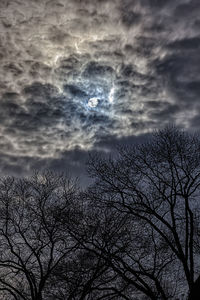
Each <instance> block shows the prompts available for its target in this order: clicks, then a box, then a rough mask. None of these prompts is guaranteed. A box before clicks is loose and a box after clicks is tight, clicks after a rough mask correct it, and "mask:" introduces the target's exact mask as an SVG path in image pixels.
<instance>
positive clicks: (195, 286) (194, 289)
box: [188, 276, 200, 300]
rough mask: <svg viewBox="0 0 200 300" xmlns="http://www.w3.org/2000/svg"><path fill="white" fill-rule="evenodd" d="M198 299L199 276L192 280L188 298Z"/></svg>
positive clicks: (199, 297)
mask: <svg viewBox="0 0 200 300" xmlns="http://www.w3.org/2000/svg"><path fill="white" fill-rule="evenodd" d="M199 299H200V276H199V277H198V278H197V280H196V281H195V282H194V284H193V286H192V288H191V289H190V293H189V297H188V300H199Z"/></svg>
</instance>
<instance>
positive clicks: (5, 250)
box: [0, 172, 77, 300]
mask: <svg viewBox="0 0 200 300" xmlns="http://www.w3.org/2000/svg"><path fill="white" fill-rule="evenodd" d="M76 193H77V191H76V185H75V183H74V182H72V181H70V180H68V179H65V178H64V177H62V176H56V175H55V174H54V175H53V174H51V173H50V172H46V173H45V174H35V175H34V176H33V177H31V178H28V179H14V178H9V177H7V178H4V179H1V181H0V293H1V295H2V296H1V299H11V298H13V299H20V300H21V299H23V300H30V299H31V300H36V299H37V300H42V299H45V293H46V290H47V287H48V284H49V279H50V277H51V274H52V272H53V271H54V269H55V268H56V267H57V265H58V264H59V263H60V262H61V261H62V260H63V259H64V258H66V257H68V259H69V260H70V258H71V257H72V256H73V255H74V253H75V251H76V249H77V242H74V241H73V239H72V238H71V236H70V235H69V234H68V233H67V232H64V231H63V228H62V225H61V223H60V222H59V220H58V218H57V213H58V212H59V211H65V212H69V211H70V205H71V204H70V203H71V202H73V199H74V198H75V197H76ZM55 212H56V214H55ZM2 297H3V298H2Z"/></svg>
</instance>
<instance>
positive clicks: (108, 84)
mask: <svg viewBox="0 0 200 300" xmlns="http://www.w3.org/2000/svg"><path fill="white" fill-rule="evenodd" d="M199 10H200V6H199V1H198V0H191V1H188V0H183V1H181V2H180V1H179V0H176V1H174V0H173V1H172V0H169V1H164V0H163V1H162V0H144V1H141V0H137V1H132V0H123V1H122V0H112V1H105V0H104V1H103V0H96V1H95V0H83V1H78V0H73V1H72V0H69V1H65V0H52V1H45V0H41V1H39V2H38V1H29V2H27V1H25V0H19V1H11V2H10V1H1V3H0V30H1V38H0V62H1V69H2V72H1V74H0V101H1V103H0V136H1V147H0V160H1V166H2V167H1V171H2V172H4V173H9V172H10V173H17V172H18V173H20V174H21V173H23V172H24V173H27V172H29V171H30V170H32V169H33V168H41V167H50V168H55V169H57V170H61V169H65V168H67V166H68V167H69V169H70V170H73V168H74V172H75V173H76V174H78V172H79V171H80V172H83V164H82V163H81V161H82V159H83V158H84V159H85V157H86V156H87V152H88V151H94V150H98V151H100V152H106V153H107V152H109V151H110V152H112V151H113V147H114V145H115V144H116V143H118V142H123V143H125V142H128V143H129V141H130V140H133V141H136V140H137V139H138V140H140V137H141V139H143V138H145V137H147V136H148V134H149V132H151V131H152V130H154V129H155V128H159V127H160V126H163V125H164V124H167V123H169V122H173V123H175V124H177V125H179V126H185V127H186V128H190V127H191V128H195V129H197V128H198V126H199V117H198V114H197V109H199V104H198V99H199V96H200V89H199V86H200V75H199V74H200V69H199V68H200V67H199V60H200V57H199V47H200V37H199V24H200V18H199V12H200V11H199ZM93 98H95V99H98V103H97V105H95V106H94V105H93V106H91V105H90V104H89V103H90V102H89V100H90V99H93ZM84 159H83V160H84ZM78 170H79V171H78Z"/></svg>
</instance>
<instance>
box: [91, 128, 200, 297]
mask: <svg viewBox="0 0 200 300" xmlns="http://www.w3.org/2000/svg"><path fill="white" fill-rule="evenodd" d="M88 169H89V173H90V175H91V177H93V178H94V179H95V180H96V181H95V185H94V187H93V188H92V189H90V198H91V199H92V198H93V199H96V202H98V203H101V204H102V203H104V205H105V206H107V208H108V209H109V208H111V209H114V210H115V211H117V212H119V213H120V214H121V215H124V214H125V215H129V216H131V217H132V219H133V220H135V221H137V222H138V225H137V222H136V223H135V224H134V223H133V224H130V227H129V230H130V231H131V232H132V233H133V238H132V242H131V243H130V247H126V248H125V249H124V254H123V255H122V254H121V255H122V256H120V257H118V256H116V255H115V254H113V253H111V254H110V265H111V266H112V268H113V269H114V270H115V271H116V272H117V273H118V274H119V275H120V276H121V277H122V278H123V279H124V280H126V281H127V282H130V284H132V285H134V286H135V287H136V288H137V289H138V290H140V291H141V292H142V293H143V294H145V295H146V296H147V297H148V298H149V299H170V298H172V299H174V298H175V295H180V294H181V293H184V282H185V283H187V285H188V291H189V295H190V296H189V297H190V299H193V300H194V299H198V298H199V296H195V295H199V293H198V294H195V293H196V292H197V291H199V278H200V277H199V276H200V265H199V235H198V233H199V216H200V205H199V188H200V139H199V137H198V136H197V135H192V134H188V133H186V132H184V131H180V130H178V129H177V128H175V127H167V128H165V129H164V130H160V131H157V132H155V133H154V134H153V135H152V137H151V139H150V140H149V141H148V142H146V143H144V144H140V145H136V146H133V147H123V148H121V149H120V150H119V154H118V157H117V158H115V159H111V158H109V159H106V158H100V157H99V156H98V155H96V156H93V157H91V159H90V162H89V164H88ZM137 228H138V229H137ZM136 230H138V233H139V234H136V236H135V231H136Z"/></svg>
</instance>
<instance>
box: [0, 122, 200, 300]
mask: <svg viewBox="0 0 200 300" xmlns="http://www.w3.org/2000/svg"><path fill="white" fill-rule="evenodd" d="M88 172H89V174H90V176H91V177H92V178H93V180H94V184H93V185H92V186H90V187H89V188H87V189H86V190H85V191H81V190H79V188H78V186H77V184H76V182H75V181H73V180H71V179H68V178H65V177H64V176H59V175H56V174H53V173H51V172H46V173H43V174H35V175H34V176H32V177H30V178H22V179H16V178H11V177H6V178H1V180H0V299H5V300H8V299H15V300H21V299H22V300H46V299H49V300H53V299H55V300H56V299H59V300H65V299H66V300H101V299H105V300H111V299H115V300H117V299H119V300H120V299H126V300H128V299H130V300H136V299H138V300H139V299H152V300H158V299H162V300H167V299H186V298H187V299H189V300H197V299H199V295H200V224H199V218H200V203H199V195H200V191H199V189H200V139H199V137H198V135H192V134H188V133H186V132H184V131H180V130H178V129H177V128H174V127H168V128H165V129H164V130H161V131H157V132H155V133H154V134H153V135H152V137H151V139H150V140H149V141H147V142H145V143H143V144H139V145H135V146H132V147H126V146H124V147H121V148H120V149H119V151H118V155H117V157H114V158H110V157H109V158H105V157H104V158H103V157H99V156H98V155H96V156H95V155H93V156H92V157H90V159H89V162H88Z"/></svg>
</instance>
